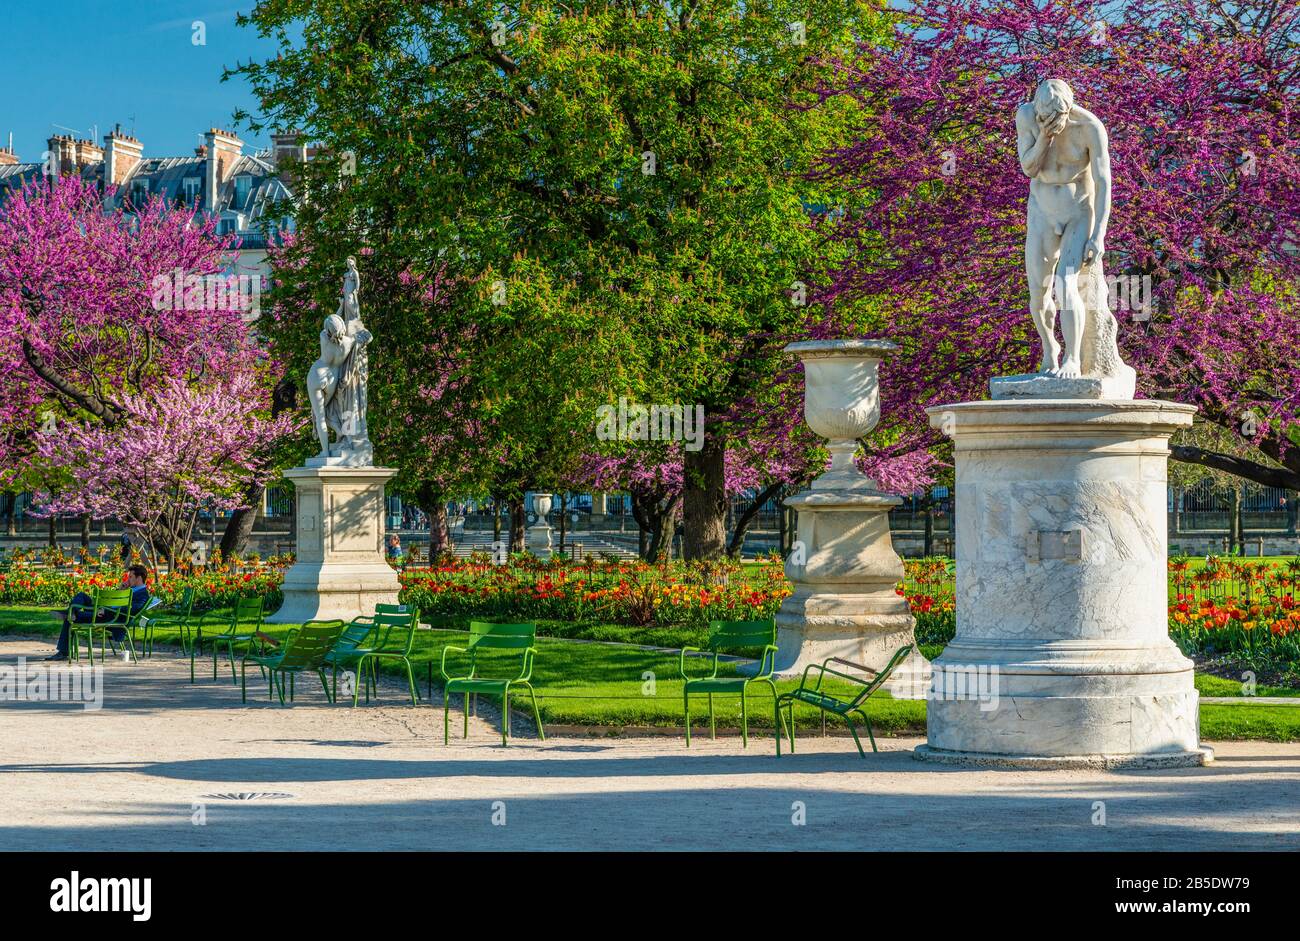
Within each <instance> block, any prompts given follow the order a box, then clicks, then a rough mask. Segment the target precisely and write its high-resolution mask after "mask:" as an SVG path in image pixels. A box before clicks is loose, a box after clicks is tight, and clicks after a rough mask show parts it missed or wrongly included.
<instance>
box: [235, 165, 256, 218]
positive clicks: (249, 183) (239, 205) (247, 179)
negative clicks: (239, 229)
mask: <svg viewBox="0 0 1300 941" xmlns="http://www.w3.org/2000/svg"><path fill="white" fill-rule="evenodd" d="M252 189H253V178H252V177H251V176H249V175H248V174H247V173H241V174H239V176H237V177H235V206H234V208H236V209H243V208H244V207H245V206H246V205H247V204H248V194H249V193H250V192H251V191H252Z"/></svg>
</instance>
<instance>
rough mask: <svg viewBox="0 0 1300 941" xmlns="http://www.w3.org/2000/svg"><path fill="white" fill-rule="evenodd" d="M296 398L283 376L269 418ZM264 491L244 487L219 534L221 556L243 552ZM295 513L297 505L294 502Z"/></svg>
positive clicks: (261, 488)
mask: <svg viewBox="0 0 1300 941" xmlns="http://www.w3.org/2000/svg"><path fill="white" fill-rule="evenodd" d="M296 400H297V392H296V391H295V388H294V384H293V380H291V379H290V378H289V377H288V376H285V377H284V378H283V379H281V380H280V381H279V382H277V383H276V384H275V389H274V390H273V391H272V392H271V418H272V419H275V418H278V417H280V415H281V414H282V413H284V412H285V411H287V410H289V409H292V408H293V407H294V405H295V403H296ZM265 493H266V487H265V486H264V485H262V486H257V485H252V484H250V485H249V486H248V487H246V488H245V489H244V499H243V503H244V508H243V509H238V510H235V511H234V512H233V513H231V514H230V519H229V520H228V521H227V522H226V530H225V532H223V533H222V534H221V555H222V557H223V558H230V555H231V553H234V552H243V551H244V547H245V546H246V545H248V537H249V536H250V535H251V534H252V532H253V523H254V522H255V521H256V520H257V514H258V511H260V510H261V508H262V502H263V495H264V494H265ZM296 515H297V506H296V504H295V516H296Z"/></svg>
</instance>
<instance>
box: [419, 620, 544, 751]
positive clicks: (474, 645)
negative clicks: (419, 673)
mask: <svg viewBox="0 0 1300 941" xmlns="http://www.w3.org/2000/svg"><path fill="white" fill-rule="evenodd" d="M536 638H537V625H536V624H491V623H488V622H486V621H470V622H469V646H468V647H455V646H452V645H450V644H449V645H447V646H446V647H444V648H442V661H441V664H440V665H439V670H441V671H442V678H443V681H444V682H443V692H442V695H443V707H442V741H443V744H444V745H446V744H450V742H451V724H450V722H451V720H450V710H451V697H452V694H453V693H464V695H465V737H466V738H469V713H470V696H475V697H477V695H478V694H479V693H484V694H486V695H489V696H500V697H501V745H502V746H503V747H504V746H507V745H509V744H510V688H511V687H512V686H522V687H524V688H525V689H527V690H528V695H529V696H531V697H532V700H533V718H534V719H535V720H536V721H537V735H538V737H539V738H541V739H542V741H545V740H546V732H545V730H544V729H543V728H542V714H541V712H540V711H539V710H538V708H537V693H536V691H535V690H534V689H533V685H532V683H531V682H529V681H530V680H531V679H532V675H533V658H534V657H536V656H537V649H536V648H535V647H534V646H533V644H534V643H535V642H536ZM453 650H454V651H456V652H457V653H463V654H469V673H467V674H466V675H464V676H452V675H451V674H449V673H448V672H447V654H448V652H450V651H453ZM483 650H518V651H522V652H523V663H522V665H521V666H520V669H519V675H518V676H512V677H509V678H506V677H489V676H482V675H480V674H479V666H480V664H479V652H480V651H483ZM503 659H513V658H503Z"/></svg>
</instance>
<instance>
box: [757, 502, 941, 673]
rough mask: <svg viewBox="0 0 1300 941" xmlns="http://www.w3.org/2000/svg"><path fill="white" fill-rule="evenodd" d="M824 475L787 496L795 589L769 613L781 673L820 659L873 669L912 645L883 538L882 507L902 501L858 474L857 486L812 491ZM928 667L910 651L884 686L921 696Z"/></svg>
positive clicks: (893, 558)
mask: <svg viewBox="0 0 1300 941" xmlns="http://www.w3.org/2000/svg"><path fill="white" fill-rule="evenodd" d="M823 480H825V478H823V479H822V480H818V481H816V482H814V484H813V487H814V489H813V490H812V491H810V492H808V493H803V494H800V495H799V496H796V497H791V498H790V499H789V500H787V501H786V504H787V505H788V506H793V507H794V508H795V509H796V510H797V511H798V513H799V529H798V541H797V542H796V544H795V551H794V552H793V553H791V554H790V557H789V558H787V559H786V563H785V575H786V578H788V579H790V581H791V583H792V584H793V585H794V592H793V593H792V594H791V595H790V596H789V597H788V598H786V599H785V601H783V602H782V603H781V608H780V610H779V611H777V613H776V627H777V647H778V648H779V650H778V653H777V656H776V672H777V674H779V675H782V676H791V675H795V674H802V673H803V671H804V668H805V667H807V666H808V664H810V663H817V664H820V663H822V662H823V661H825V660H826V658H827V657H842V658H844V659H845V660H851V661H853V662H854V663H861V664H863V665H864V666H867V667H870V668H872V669H874V670H879V669H881V668H882V667H884V666H885V664H887V663H888V662H889V660H890V658H891V657H892V656H893V655H894V652H895V651H897V650H898V648H900V647H902V646H903V645H905V644H913V643H915V639H914V635H913V631H914V629H915V626H916V621H915V619H914V618H913V617H912V614H911V611H910V610H909V608H908V606H907V599H906V598H903V597H902V596H900V595H899V594H898V592H897V591H896V590H895V588H896V586H897V585H898V583H899V582H901V581H902V580H903V560H902V559H900V558H899V557H898V553H897V552H895V551H894V544H893V540H892V539H891V538H890V535H889V511H890V510H891V509H892V508H893V507H895V506H898V505H899V504H901V503H902V502H903V501H902V500H900V499H898V497H895V496H891V495H889V494H886V493H881V492H880V491H878V490H875V489H874V488H872V487H871V486H870V483H871V482H870V481H869V480H868V479H867V478H865V477H861V478H860V480H861V483H862V486H860V487H859V488H857V489H844V490H840V489H834V488H830V487H826V488H822V489H818V484H820V483H822V482H823ZM929 667H930V665H929V663H927V662H926V660H925V658H924V657H922V656H921V654H920V652H919V651H913V652H912V654H911V656H910V657H909V658H908V659H907V660H905V661H904V662H903V663H902V664H900V665H899V666H898V667H897V668H896V669H895V671H894V674H893V676H892V677H891V679H890V680H889V681H888V683H887V685H886V688H887V689H888V690H889V691H890V693H891V694H892V695H893V696H894V697H895V698H898V699H923V698H924V697H925V693H926V690H927V689H928V687H929V685H930V673H929ZM848 672H852V671H848ZM864 677H865V674H864ZM866 678H868V679H869V677H866Z"/></svg>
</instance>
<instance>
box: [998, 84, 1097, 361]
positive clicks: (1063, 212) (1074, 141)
mask: <svg viewBox="0 0 1300 941" xmlns="http://www.w3.org/2000/svg"><path fill="white" fill-rule="evenodd" d="M1016 141H1017V149H1018V152H1019V155H1020V168H1021V170H1023V171H1024V173H1025V176H1027V177H1029V179H1030V184H1029V211H1028V226H1027V232H1026V238H1025V269H1026V272H1027V274H1028V276H1029V310H1030V314H1031V315H1032V316H1033V320H1034V326H1035V327H1036V328H1037V329H1038V336H1039V338H1040V339H1041V340H1042V343H1043V359H1042V363H1041V365H1040V366H1039V370H1040V372H1041V373H1043V374H1046V375H1049V376H1056V377H1058V378H1061V379H1077V378H1079V377H1080V376H1081V375H1082V374H1083V363H1082V359H1081V357H1082V346H1083V343H1084V335H1085V329H1086V318H1087V316H1088V313H1087V310H1086V306H1085V303H1084V299H1083V297H1082V296H1081V294H1080V291H1079V275H1080V271H1081V270H1082V269H1083V268H1084V267H1085V266H1088V265H1091V264H1092V263H1093V262H1096V263H1097V264H1098V265H1100V263H1101V256H1102V253H1103V252H1104V251H1105V242H1106V225H1107V223H1108V222H1109V220H1110V191H1111V185H1110V184H1111V181H1110V152H1109V147H1108V143H1107V138H1106V128H1105V127H1103V126H1102V123H1101V121H1100V120H1099V119H1098V118H1097V116H1096V115H1094V114H1093V113H1092V112H1091V111H1087V110H1085V109H1084V108H1081V107H1079V106H1078V105H1077V104H1075V103H1074V93H1073V91H1071V89H1070V86H1069V85H1067V84H1066V83H1065V82H1063V81H1061V80H1060V79H1049V80H1047V81H1045V82H1043V83H1042V84H1041V85H1039V86H1038V90H1037V91H1036V92H1035V93H1034V99H1033V101H1029V102H1026V103H1024V104H1022V105H1020V107H1019V108H1017V109H1016ZM1053 286H1055V287H1056V289H1057V290H1056V298H1057V299H1059V301H1060V303H1061V310H1060V315H1061V335H1062V337H1063V338H1064V340H1065V349H1064V353H1065V358H1064V359H1061V353H1062V350H1061V344H1059V343H1058V342H1057V340H1056V314H1057V310H1056V300H1054V299H1053V290H1052V289H1053ZM1101 300H1102V303H1103V304H1104V303H1105V298H1104V297H1103V298H1102V299H1101Z"/></svg>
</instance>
